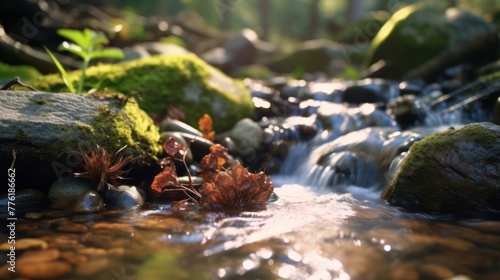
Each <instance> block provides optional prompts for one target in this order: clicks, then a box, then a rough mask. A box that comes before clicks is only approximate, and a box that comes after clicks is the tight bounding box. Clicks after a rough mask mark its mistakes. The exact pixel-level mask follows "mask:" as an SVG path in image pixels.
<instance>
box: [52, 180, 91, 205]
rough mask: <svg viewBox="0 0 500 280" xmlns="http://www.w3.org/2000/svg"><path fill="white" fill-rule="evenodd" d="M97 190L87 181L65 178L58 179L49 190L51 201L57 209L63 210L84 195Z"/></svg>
mask: <svg viewBox="0 0 500 280" xmlns="http://www.w3.org/2000/svg"><path fill="white" fill-rule="evenodd" d="M93 189H95V187H93V186H92V184H91V183H90V182H89V181H88V180H85V179H80V178H75V177H72V176H64V177H61V178H59V179H57V180H56V181H55V182H54V183H53V184H52V185H51V186H50V189H49V199H50V201H51V202H52V203H53V206H54V207H56V208H63V207H66V205H67V204H68V203H69V202H70V201H73V200H74V199H76V198H77V197H79V196H80V195H81V194H82V193H84V192H87V191H91V190H93Z"/></svg>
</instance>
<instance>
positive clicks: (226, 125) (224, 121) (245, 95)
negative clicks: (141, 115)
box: [32, 54, 253, 131]
mask: <svg viewBox="0 0 500 280" xmlns="http://www.w3.org/2000/svg"><path fill="white" fill-rule="evenodd" d="M80 75H81V72H80V71H74V72H71V73H70V76H71V77H72V78H73V80H76V79H78V78H79V77H80ZM86 76H87V79H86V81H87V82H86V83H87V85H88V86H90V87H92V88H98V89H111V90H113V91H117V92H121V93H124V94H126V95H132V94H137V93H138V94H139V97H138V98H137V102H138V103H139V106H140V107H141V108H142V109H144V110H145V111H146V112H147V113H149V114H154V115H164V114H165V111H166V109H167V106H168V105H174V106H175V107H177V108H179V109H181V110H183V111H184V112H185V113H186V118H187V120H186V122H187V123H188V124H190V125H191V126H194V127H197V126H198V120H199V118H200V117H202V116H203V114H205V113H206V114H210V116H211V117H212V119H213V120H214V129H215V130H216V131H225V130H229V129H230V128H232V126H233V125H234V124H235V123H236V122H237V121H238V120H240V119H243V118H245V117H249V116H251V114H252V111H253V103H252V100H251V96H250V93H249V92H248V90H247V89H246V88H245V86H244V85H243V83H242V82H240V81H236V80H233V79H231V78H229V77H228V76H226V75H224V74H223V73H221V72H220V71H219V70H217V69H215V68H213V67H212V66H210V65H208V64H206V63H205V62H203V61H202V60H201V59H199V58H198V57H196V56H195V55H190V54H186V55H162V56H153V57H150V58H145V59H140V60H135V61H128V62H124V63H121V64H103V65H98V66H94V67H90V68H89V69H87V72H86ZM32 85H33V86H34V87H35V88H37V89H39V90H45V91H51V92H60V91H65V90H67V89H66V87H65V85H64V83H63V81H62V79H61V77H60V75H59V74H53V75H47V76H43V77H41V78H40V79H38V80H36V81H34V82H33V83H32Z"/></svg>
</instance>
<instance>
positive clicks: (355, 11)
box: [347, 0, 363, 23]
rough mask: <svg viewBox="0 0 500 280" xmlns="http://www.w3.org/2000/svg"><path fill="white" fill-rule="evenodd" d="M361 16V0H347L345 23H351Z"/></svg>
mask: <svg viewBox="0 0 500 280" xmlns="http://www.w3.org/2000/svg"><path fill="white" fill-rule="evenodd" d="M362 16H363V0H349V1H348V4H347V23H353V22H355V21H356V20H358V19H359V18H360V17H362Z"/></svg>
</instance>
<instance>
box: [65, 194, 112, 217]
mask: <svg viewBox="0 0 500 280" xmlns="http://www.w3.org/2000/svg"><path fill="white" fill-rule="evenodd" d="M102 210H104V201H103V200H102V198H101V196H100V195H99V194H98V193H97V192H96V191H85V192H84V193H82V194H81V195H80V196H78V197H77V198H76V199H75V201H74V202H73V203H72V205H71V208H70V209H69V211H70V212H71V213H95V212H99V211H102Z"/></svg>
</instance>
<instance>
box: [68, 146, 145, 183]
mask: <svg viewBox="0 0 500 280" xmlns="http://www.w3.org/2000/svg"><path fill="white" fill-rule="evenodd" d="M126 147H127V146H123V147H122V148H121V149H119V150H118V151H116V152H115V153H113V154H110V153H109V152H108V151H107V150H106V149H105V148H103V147H101V146H99V145H93V146H92V147H90V150H89V151H88V152H86V151H84V150H83V149H82V146H81V145H80V144H79V145H78V151H77V152H74V153H75V155H76V156H77V157H79V158H81V160H82V166H83V170H84V171H83V172H76V173H73V174H74V176H75V177H77V178H86V179H89V180H91V181H92V182H93V183H94V184H95V185H96V187H97V190H98V191H103V190H105V189H106V187H107V188H113V187H114V186H116V185H117V184H118V180H123V179H126V178H125V177H123V176H125V175H126V174H127V173H128V172H129V170H127V169H124V168H125V166H127V165H129V164H130V163H132V162H133V161H134V160H135V159H136V158H133V157H132V156H125V155H123V151H124V150H125V148H126Z"/></svg>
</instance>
